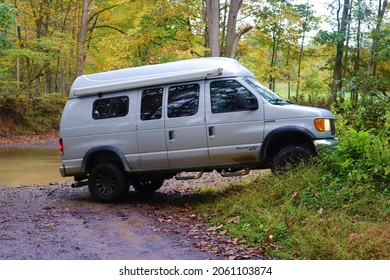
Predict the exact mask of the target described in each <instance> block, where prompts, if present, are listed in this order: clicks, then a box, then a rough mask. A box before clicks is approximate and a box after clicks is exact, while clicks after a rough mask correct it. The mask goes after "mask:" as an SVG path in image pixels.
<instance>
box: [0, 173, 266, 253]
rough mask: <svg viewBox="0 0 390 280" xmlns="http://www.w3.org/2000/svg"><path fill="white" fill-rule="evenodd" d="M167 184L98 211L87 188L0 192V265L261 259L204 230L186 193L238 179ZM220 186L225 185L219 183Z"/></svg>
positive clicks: (57, 186)
mask: <svg viewBox="0 0 390 280" xmlns="http://www.w3.org/2000/svg"><path fill="white" fill-rule="evenodd" d="M204 177H205V178H204V179H202V180H197V181H190V182H191V183H189V181H185V182H181V181H180V182H179V181H174V180H167V181H166V183H165V184H164V186H163V187H162V188H161V189H160V190H159V191H158V192H156V193H155V194H154V195H152V196H151V197H143V196H141V195H140V194H138V193H136V192H133V191H130V192H129V194H128V195H127V197H126V198H125V200H124V201H123V202H121V203H119V204H100V203H97V202H95V201H93V200H92V199H91V198H90V195H89V192H88V189H87V188H86V187H83V188H78V189H72V188H71V187H70V184H69V183H53V184H50V185H48V186H20V187H17V188H11V187H6V186H0V259H5V260H23V259H28V260H49V259H55V260H79V259H80V260H82V259H84V260H95V259H103V260H125V259H126V260H131V259H138V260H151V259H153V260H175V259H180V260H191V259H199V260H207V259H262V258H264V256H263V255H262V254H261V252H260V251H259V250H258V249H256V248H245V247H244V246H242V245H241V242H240V241H239V240H237V239H233V240H231V239H229V237H228V236H226V235H221V234H219V232H218V231H217V230H216V229H215V228H212V227H208V226H207V221H208V219H207V217H201V215H199V213H197V212H196V210H195V208H194V206H193V202H196V201H192V197H191V192H190V191H189V190H190V189H192V190H193V189H194V188H195V189H196V188H197V187H198V186H200V185H202V184H203V185H204V184H207V185H209V186H210V185H211V186H212V185H213V184H214V185H217V184H220V183H224V182H225V183H226V182H229V181H231V180H239V178H233V179H222V178H221V177H220V176H219V175H215V174H210V175H204ZM224 180H225V181H224Z"/></svg>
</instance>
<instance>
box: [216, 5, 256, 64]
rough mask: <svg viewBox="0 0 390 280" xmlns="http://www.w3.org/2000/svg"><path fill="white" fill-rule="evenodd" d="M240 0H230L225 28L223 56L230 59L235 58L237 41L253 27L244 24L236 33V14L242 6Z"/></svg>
mask: <svg viewBox="0 0 390 280" xmlns="http://www.w3.org/2000/svg"><path fill="white" fill-rule="evenodd" d="M242 2H243V1H242V0H231V1H230V9H229V17H228V22H227V28H226V40H225V49H224V52H223V55H224V56H226V57H230V58H235V57H236V51H237V45H238V41H239V40H240V38H241V37H242V35H244V34H245V33H247V32H248V31H250V30H251V29H252V28H253V26H252V25H250V24H245V25H244V26H242V27H241V28H240V29H239V30H238V31H236V29H237V16H238V12H239V11H240V9H241V6H242Z"/></svg>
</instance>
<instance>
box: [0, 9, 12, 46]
mask: <svg viewBox="0 0 390 280" xmlns="http://www.w3.org/2000/svg"><path fill="white" fill-rule="evenodd" d="M14 25H15V9H14V8H13V7H12V5H11V4H6V3H0V47H1V48H2V49H3V48H6V47H8V46H10V44H11V42H10V41H9V40H8V38H7V34H8V31H9V30H10V29H11V28H12V27H13V26H14Z"/></svg>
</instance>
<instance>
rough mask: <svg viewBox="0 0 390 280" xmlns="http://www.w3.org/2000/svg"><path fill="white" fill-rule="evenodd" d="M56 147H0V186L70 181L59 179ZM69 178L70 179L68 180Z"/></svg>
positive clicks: (58, 155) (59, 160)
mask: <svg viewBox="0 0 390 280" xmlns="http://www.w3.org/2000/svg"><path fill="white" fill-rule="evenodd" d="M60 164H61V156H60V154H59V152H58V148H56V147H0V185H4V186H10V187H15V186H20V185H47V184H49V183H51V182H65V181H70V179H72V178H70V177H67V178H63V177H61V175H60V173H59V171H58V168H59V166H60ZM69 178H70V179H69Z"/></svg>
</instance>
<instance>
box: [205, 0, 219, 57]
mask: <svg viewBox="0 0 390 280" xmlns="http://www.w3.org/2000/svg"><path fill="white" fill-rule="evenodd" d="M206 42H207V47H208V48H209V52H208V54H207V56H211V57H214V56H216V57H218V56H220V49H219V0H206Z"/></svg>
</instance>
